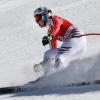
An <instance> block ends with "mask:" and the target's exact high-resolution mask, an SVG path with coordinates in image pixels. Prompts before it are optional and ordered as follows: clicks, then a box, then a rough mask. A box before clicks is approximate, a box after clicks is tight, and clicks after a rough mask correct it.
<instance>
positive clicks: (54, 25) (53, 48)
mask: <svg viewBox="0 0 100 100" xmlns="http://www.w3.org/2000/svg"><path fill="white" fill-rule="evenodd" d="M34 18H35V21H36V23H37V24H38V25H39V26H40V27H41V28H43V27H47V28H48V32H47V36H44V37H43V38H42V44H43V46H45V45H47V44H49V45H50V49H49V50H48V51H46V52H45V54H44V59H43V62H41V63H40V64H36V65H34V69H35V70H36V71H37V70H38V68H39V67H40V66H43V67H44V73H45V74H47V73H48V72H49V71H50V70H51V69H52V68H53V69H61V68H64V67H67V64H69V62H70V61H71V60H73V59H75V58H76V57H77V55H78V54H82V52H83V51H84V50H85V49H86V37H80V38H73V37H74V36H77V35H80V34H83V32H81V31H79V29H78V28H77V27H75V26H74V25H73V24H72V23H71V22H70V21H68V20H67V19H63V18H61V17H59V16H56V15H52V11H51V10H50V9H48V8H46V7H39V8H37V9H36V10H35V11H34ZM58 41H62V45H61V46H60V47H58Z"/></svg>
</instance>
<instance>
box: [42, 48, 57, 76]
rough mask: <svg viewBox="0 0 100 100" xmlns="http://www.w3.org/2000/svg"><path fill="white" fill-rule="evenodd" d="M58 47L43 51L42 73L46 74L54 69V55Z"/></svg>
mask: <svg viewBox="0 0 100 100" xmlns="http://www.w3.org/2000/svg"><path fill="white" fill-rule="evenodd" d="M57 51H58V49H50V50H48V51H46V52H45V54H44V60H43V62H44V63H43V68H44V74H48V73H51V72H53V71H54V64H55V57H56V54H57Z"/></svg>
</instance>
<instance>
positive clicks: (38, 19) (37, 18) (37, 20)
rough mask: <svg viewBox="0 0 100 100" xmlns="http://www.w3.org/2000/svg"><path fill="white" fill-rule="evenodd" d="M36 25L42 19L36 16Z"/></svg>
mask: <svg viewBox="0 0 100 100" xmlns="http://www.w3.org/2000/svg"><path fill="white" fill-rule="evenodd" d="M34 18H35V21H36V23H39V21H40V20H41V19H42V16H40V15H36V16H34Z"/></svg>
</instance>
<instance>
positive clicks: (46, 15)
mask: <svg viewBox="0 0 100 100" xmlns="http://www.w3.org/2000/svg"><path fill="white" fill-rule="evenodd" d="M49 13H52V11H51V10H50V9H48V8H46V7H39V8H37V9H36V10H35V11H34V16H37V15H40V16H41V18H42V20H43V21H45V22H47V21H48V18H49V17H50V16H49Z"/></svg>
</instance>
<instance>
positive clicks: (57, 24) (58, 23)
mask: <svg viewBox="0 0 100 100" xmlns="http://www.w3.org/2000/svg"><path fill="white" fill-rule="evenodd" d="M53 21H54V28H53V31H52V35H53V39H52V40H51V48H52V49H55V48H57V39H56V38H57V36H58V34H59V31H60V26H61V24H62V20H60V19H59V18H58V17H54V19H53Z"/></svg>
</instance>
